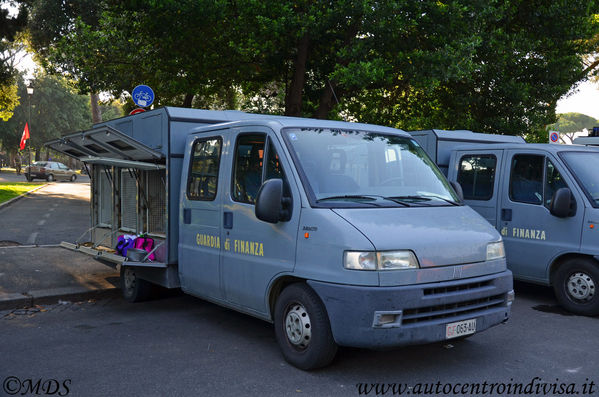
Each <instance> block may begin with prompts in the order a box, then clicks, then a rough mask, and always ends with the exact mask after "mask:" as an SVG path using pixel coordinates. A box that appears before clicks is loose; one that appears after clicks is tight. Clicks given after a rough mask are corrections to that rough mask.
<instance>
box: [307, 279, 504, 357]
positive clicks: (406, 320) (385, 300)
mask: <svg viewBox="0 0 599 397" xmlns="http://www.w3.org/2000/svg"><path fill="white" fill-rule="evenodd" d="M308 284H309V285H310V286H311V287H312V288H313V289H314V291H316V293H317V294H318V295H319V296H320V298H321V300H322V301H323V303H324V305H325V307H326V309H327V312H328V315H329V320H330V323H331V330H332V332H333V337H334V338H335V341H336V342H337V344H339V345H341V346H352V347H361V348H385V347H396V346H404V345H413V344H423V343H430V342H437V341H442V340H445V339H446V325H447V324H449V323H453V322H456V321H462V320H468V319H473V318H475V319H476V332H477V333H478V332H480V331H483V330H485V329H487V328H490V327H492V326H494V325H497V324H500V323H502V322H505V321H506V320H507V319H508V318H509V317H510V314H511V301H510V299H508V295H509V294H513V281H512V272H511V271H509V270H506V271H504V272H501V273H497V274H491V275H487V276H481V277H473V278H468V279H460V280H452V281H446V282H438V283H427V284H419V285H410V286H401V287H362V286H355V285H341V284H331V283H324V282H319V281H308ZM384 315H393V316H395V319H396V320H395V321H393V322H392V323H387V324H382V325H381V324H380V323H378V319H380V317H381V316H384Z"/></svg>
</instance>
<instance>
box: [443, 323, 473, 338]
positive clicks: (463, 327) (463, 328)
mask: <svg viewBox="0 0 599 397" xmlns="http://www.w3.org/2000/svg"><path fill="white" fill-rule="evenodd" d="M475 332H476V319H475V318H473V319H470V320H464V321H458V322H456V323H449V324H447V325H446V326H445V338H446V339H451V338H457V337H459V336H464V335H470V334H473V333H475Z"/></svg>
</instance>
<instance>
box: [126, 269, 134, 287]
mask: <svg viewBox="0 0 599 397" xmlns="http://www.w3.org/2000/svg"><path fill="white" fill-rule="evenodd" d="M125 288H126V289H128V290H130V289H133V288H135V273H133V271H131V270H130V269H125Z"/></svg>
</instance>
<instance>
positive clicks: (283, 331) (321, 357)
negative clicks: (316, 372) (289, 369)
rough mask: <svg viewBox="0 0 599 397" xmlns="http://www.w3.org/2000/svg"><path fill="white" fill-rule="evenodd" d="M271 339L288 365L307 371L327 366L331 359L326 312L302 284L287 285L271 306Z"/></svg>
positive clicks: (334, 348) (332, 351)
mask: <svg viewBox="0 0 599 397" xmlns="http://www.w3.org/2000/svg"><path fill="white" fill-rule="evenodd" d="M274 327H275V336H276V338H277V342H278V343H279V347H280V348H281V352H282V353H283V357H285V360H286V361H287V362H288V363H290V364H291V365H293V366H295V367H297V368H300V369H303V370H310V369H316V368H321V367H324V366H327V365H329V364H330V363H331V361H333V359H334V358H335V354H336V353H337V344H336V343H335V340H334V339H333V334H332V332H331V325H330V323H329V317H328V315H327V312H326V309H325V307H324V305H323V304H322V302H321V300H320V298H319V297H318V295H316V292H314V290H313V289H312V288H310V287H309V286H308V285H306V284H304V283H296V284H291V285H289V286H288V287H287V288H285V289H284V290H283V292H281V295H279V298H278V299H277V302H276V305H275V313H274Z"/></svg>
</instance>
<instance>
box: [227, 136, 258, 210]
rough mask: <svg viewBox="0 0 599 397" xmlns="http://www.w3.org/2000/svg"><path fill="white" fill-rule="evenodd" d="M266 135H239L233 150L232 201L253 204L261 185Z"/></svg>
mask: <svg viewBox="0 0 599 397" xmlns="http://www.w3.org/2000/svg"><path fill="white" fill-rule="evenodd" d="M265 141H266V135H263V134H260V135H258V134H252V135H241V136H240V137H239V138H238V139H237V147H236V148H235V165H234V169H233V189H232V191H233V200H235V201H238V202H241V203H247V204H254V203H255V202H256V195H257V194H258V190H259V189H260V186H261V185H262V166H263V161H264V144H265Z"/></svg>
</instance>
